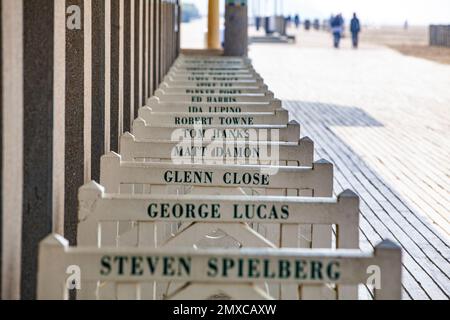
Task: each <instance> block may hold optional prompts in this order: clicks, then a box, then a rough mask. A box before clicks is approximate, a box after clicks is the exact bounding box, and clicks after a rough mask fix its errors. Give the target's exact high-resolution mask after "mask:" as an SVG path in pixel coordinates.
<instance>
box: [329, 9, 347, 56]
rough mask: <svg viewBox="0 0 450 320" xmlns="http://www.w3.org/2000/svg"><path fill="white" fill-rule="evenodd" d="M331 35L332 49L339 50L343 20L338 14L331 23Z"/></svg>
mask: <svg viewBox="0 0 450 320" xmlns="http://www.w3.org/2000/svg"><path fill="white" fill-rule="evenodd" d="M330 25H331V33H332V34H333V42H334V47H335V48H336V49H339V44H340V42H341V37H342V34H343V33H344V18H343V17H342V14H338V15H337V16H335V17H334V18H333V19H332V20H331V21H330Z"/></svg>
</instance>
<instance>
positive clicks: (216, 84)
mask: <svg viewBox="0 0 450 320" xmlns="http://www.w3.org/2000/svg"><path fill="white" fill-rule="evenodd" d="M195 86H196V87H211V88H216V87H221V88H227V87H228V88H231V87H232V86H233V83H232V82H195Z"/></svg>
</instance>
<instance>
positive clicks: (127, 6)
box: [121, 0, 134, 132]
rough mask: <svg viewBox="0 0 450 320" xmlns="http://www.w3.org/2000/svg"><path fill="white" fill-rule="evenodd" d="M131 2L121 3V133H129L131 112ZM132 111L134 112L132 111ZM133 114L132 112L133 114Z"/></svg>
mask: <svg viewBox="0 0 450 320" xmlns="http://www.w3.org/2000/svg"><path fill="white" fill-rule="evenodd" d="M132 3H133V1H132V0H124V1H123V10H122V11H121V12H123V18H121V19H122V20H123V39H122V47H123V89H122V91H123V102H122V105H123V125H122V131H123V132H127V131H130V128H131V121H132V120H133V118H132V117H131V110H133V108H132V105H131V103H132V102H131V74H132V55H131V52H132V50H133V49H134V48H133V47H134V44H132V35H133V34H132V32H131V30H132V29H131V7H132ZM133 111H134V110H133ZM133 114H134V112H133Z"/></svg>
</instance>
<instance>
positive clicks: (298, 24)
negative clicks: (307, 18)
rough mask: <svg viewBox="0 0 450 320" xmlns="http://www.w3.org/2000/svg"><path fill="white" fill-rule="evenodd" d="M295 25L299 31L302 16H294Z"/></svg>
mask: <svg viewBox="0 0 450 320" xmlns="http://www.w3.org/2000/svg"><path fill="white" fill-rule="evenodd" d="M294 24H295V28H297V29H298V27H299V26H300V16H299V15H298V14H296V15H295V16H294Z"/></svg>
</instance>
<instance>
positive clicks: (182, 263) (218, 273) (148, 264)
mask: <svg viewBox="0 0 450 320" xmlns="http://www.w3.org/2000/svg"><path fill="white" fill-rule="evenodd" d="M99 274H100V276H101V277H124V278H126V277H132V278H135V277H155V278H158V279H163V278H173V277H177V278H184V279H187V278H191V277H199V278H202V279H211V280H219V279H222V280H227V279H230V278H232V279H241V280H246V279H248V280H252V281H268V280H283V281H292V282H296V281H298V282H307V281H321V282H323V281H329V282H336V281H338V280H339V279H340V277H341V265H340V262H339V261H334V260H331V261H326V260H325V261H322V260H319V259H317V260H316V259H283V258H279V257H275V258H248V257H243V258H237V257H236V258H233V257H209V258H208V257H205V258H202V259H198V260H195V259H194V258H193V257H190V256H188V255H187V256H170V255H166V256H159V255H155V256H152V255H104V256H102V257H101V258H100V261H99Z"/></svg>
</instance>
